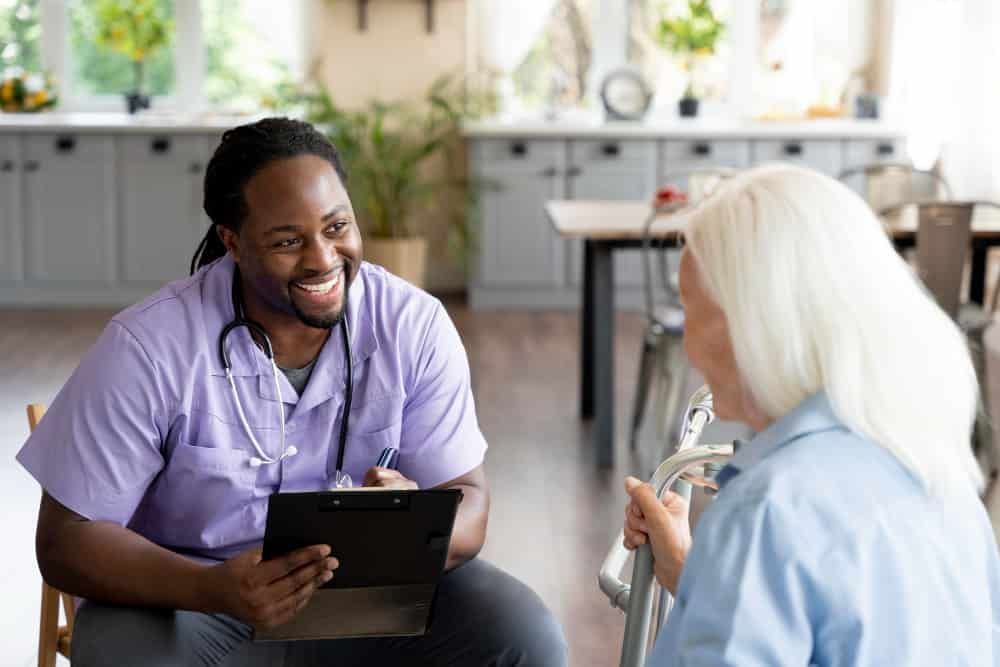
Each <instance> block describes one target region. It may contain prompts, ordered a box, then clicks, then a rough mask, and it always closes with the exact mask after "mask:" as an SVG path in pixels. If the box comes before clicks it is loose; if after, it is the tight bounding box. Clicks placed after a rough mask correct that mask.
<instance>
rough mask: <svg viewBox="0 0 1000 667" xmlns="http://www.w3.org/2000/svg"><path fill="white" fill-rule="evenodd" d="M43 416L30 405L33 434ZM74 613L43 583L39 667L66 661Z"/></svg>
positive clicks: (65, 598)
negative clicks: (63, 620) (59, 658)
mask: <svg viewBox="0 0 1000 667" xmlns="http://www.w3.org/2000/svg"><path fill="white" fill-rule="evenodd" d="M44 415H45V406H44V405H40V404H38V403H32V404H30V405H29V406H28V426H29V427H30V428H31V430H32V431H34V430H35V427H36V426H38V422H40V421H41V420H42V417H43V416H44ZM60 599H62V606H63V613H64V614H65V615H66V625H59V600H60ZM75 612H76V607H75V605H74V604H73V596H72V595H69V594H68V593H63V592H61V591H59V590H58V589H56V588H55V587H53V586H50V585H49V584H47V583H46V582H45V580H44V579H43V580H42V605H41V618H40V619H39V623H38V667H55V664H56V654H59V655H61V656H63V657H64V658H66V659H67V660H69V646H70V640H71V639H72V638H73V619H74V615H75Z"/></svg>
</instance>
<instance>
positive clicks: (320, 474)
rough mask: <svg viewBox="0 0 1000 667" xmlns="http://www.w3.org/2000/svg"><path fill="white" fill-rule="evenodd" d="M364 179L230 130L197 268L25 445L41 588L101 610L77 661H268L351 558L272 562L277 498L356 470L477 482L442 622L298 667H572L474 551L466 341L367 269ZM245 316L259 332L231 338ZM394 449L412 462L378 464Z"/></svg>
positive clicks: (324, 647) (306, 152)
mask: <svg viewBox="0 0 1000 667" xmlns="http://www.w3.org/2000/svg"><path fill="white" fill-rule="evenodd" d="M346 183H347V175H346V173H345V171H344V168H343V165H342V164H341V161H340V158H339V156H338V154H337V151H336V149H335V148H334V147H333V146H332V145H331V144H330V143H329V141H327V139H326V138H325V137H324V136H323V135H321V134H319V133H318V132H316V131H315V130H314V129H313V128H312V127H311V126H309V125H308V124H306V123H302V122H298V121H292V120H287V119H274V118H272V119H265V120H262V121H260V122H257V123H254V124H252V125H245V126H242V127H238V128H235V129H233V130H230V131H228V132H226V133H225V135H224V136H223V138H222V143H221V145H220V146H219V147H218V149H217V150H216V152H215V155H214V156H213V158H212V161H211V162H210V163H209V166H208V169H207V171H206V175H205V211H206V213H207V214H208V216H209V218H211V220H212V223H213V225H212V228H211V229H210V230H209V231H208V233H207V234H206V236H205V239H204V240H203V242H202V245H201V246H200V247H199V248H198V251H197V253H196V255H195V258H194V261H193V262H192V264H193V265H196V266H197V268H198V270H197V272H196V273H194V275H192V276H191V277H190V278H187V279H185V280H180V281H177V282H174V283H171V284H169V285H167V286H166V287H164V288H163V289H162V290H160V291H159V292H157V293H156V294H155V295H153V296H152V297H150V298H149V299H147V300H146V301H144V302H142V303H140V304H138V305H135V306H133V307H131V308H129V309H127V310H125V311H123V312H122V313H119V314H118V315H116V316H115V317H114V318H113V319H112V320H111V322H110V323H109V324H108V326H107V328H106V329H105V331H104V332H103V334H102V335H101V337H100V339H99V340H98V341H97V343H96V344H95V346H94V347H93V348H92V349H91V350H90V351H89V352H88V354H87V355H86V356H85V357H84V359H83V360H82V361H81V363H80V366H79V368H78V369H77V370H76V372H75V373H74V374H73V376H72V377H71V378H70V379H69V381H68V382H67V383H66V385H65V387H63V389H62V390H61V391H60V393H59V395H58V396H57V397H56V399H55V401H54V402H53V403H52V406H51V407H50V409H49V411H48V413H47V414H46V416H45V418H44V419H43V420H42V422H41V424H39V426H38V428H37V429H36V430H35V432H34V433H33V434H32V436H31V438H30V439H29V440H28V442H27V443H26V445H25V446H24V448H23V449H22V450H21V452H20V453H19V454H18V460H19V461H20V462H21V463H22V465H24V466H25V468H27V470H28V471H29V472H30V473H31V474H32V475H33V476H34V477H35V478H36V479H37V480H38V481H39V483H40V484H41V485H42V487H43V489H44V493H43V497H42V503H41V509H40V512H39V519H38V532H37V545H36V548H37V553H38V561H39V566H40V567H41V570H42V574H43V575H44V577H45V578H46V580H47V581H49V582H50V583H52V584H53V585H55V586H57V587H58V588H60V589H62V590H64V591H66V592H69V593H72V594H74V595H77V596H80V597H82V598H85V599H86V602H84V603H83V605H82V606H81V608H80V609H79V612H78V615H77V620H76V626H75V630H74V634H73V642H72V654H73V655H72V662H73V664H74V665H132V664H136V665H138V664H142V665H175V664H185V665H220V664H227V665H235V664H255V663H258V662H261V661H263V660H265V659H266V658H267V656H268V655H271V654H272V653H271V651H272V650H273V647H272V646H270V645H260V644H254V643H253V642H251V641H250V637H251V634H252V629H253V626H259V627H273V626H275V625H279V624H281V623H284V622H286V621H288V620H289V619H291V618H292V617H293V616H295V614H296V613H298V612H299V611H300V610H301V609H302V608H303V607H304V606H305V605H306V604H307V603H308V602H309V600H310V598H311V597H312V595H313V593H314V592H315V591H316V589H317V588H318V587H319V586H321V585H322V584H324V583H325V582H327V581H329V580H330V578H331V577H334V576H336V570H337V567H338V565H339V563H338V561H337V545H336V544H331V545H315V546H312V547H308V548H305V549H301V550H299V551H296V552H293V553H291V554H288V555H286V556H283V557H279V558H275V559H272V560H268V561H262V560H261V550H260V544H261V540H262V538H263V534H264V522H265V518H266V512H267V499H268V497H269V496H270V495H271V494H272V493H275V492H278V491H281V492H292V491H315V490H322V489H327V488H330V487H331V486H333V485H334V484H335V483H336V481H337V479H338V478H339V476H340V473H341V472H343V473H345V474H346V475H348V476H350V477H351V478H353V479H355V480H359V481H360V480H362V479H363V480H364V484H365V485H368V486H389V487H397V488H457V489H461V490H462V492H463V494H464V500H463V502H462V503H461V505H460V507H459V511H458V515H457V517H456V520H455V527H454V532H453V535H452V540H451V545H450V549H449V553H448V559H447V568H448V572H447V573H446V574H445V575H444V577H443V578H442V580H441V584H440V587H439V592H438V598H437V602H436V610H435V620H434V624H433V625H432V627H431V629H430V631H429V632H428V634H427V635H425V636H422V637H404V638H378V639H352V640H327V641H310V642H291V643H289V644H287V646H285V647H283V648H282V651H283V652H284V655H285V662H284V664H286V665H304V664H314V663H315V664H329V665H338V667H339V666H342V665H355V664H357V665H361V664H365V665H390V664H391V665H409V664H414V665H424V664H449V665H455V664H461V665H487V664H489V665H564V664H566V659H567V658H566V647H565V641H564V639H563V637H562V632H561V630H560V628H559V626H558V624H557V623H556V622H555V620H554V619H553V617H552V616H551V614H550V613H549V612H548V610H547V609H546V608H545V606H544V605H543V604H542V602H541V600H539V598H538V597H537V596H536V595H535V594H534V593H533V592H532V591H531V590H530V589H528V588H527V587H526V586H525V585H524V584H522V583H520V582H518V581H517V580H515V579H513V578H512V577H510V576H509V575H507V574H505V573H503V572H502V571H500V570H498V569H497V568H495V567H493V566H491V565H489V564H487V563H486V562H484V561H481V560H478V559H476V555H477V554H478V552H479V550H480V549H481V547H482V545H483V540H484V538H485V533H486V522H487V513H488V508H489V493H488V490H487V485H486V477H485V474H484V472H483V457H484V454H485V450H486V443H485V440H484V438H483V436H482V434H481V432H480V430H479V426H478V422H477V419H476V415H475V407H474V402H473V397H472V392H471V388H470V381H469V368H468V361H467V359H466V355H465V351H464V348H463V346H462V342H461V340H460V338H459V336H458V333H457V332H456V330H455V327H454V325H453V324H452V322H451V320H450V319H449V317H448V315H447V313H446V312H445V310H444V308H443V307H442V305H441V304H440V302H438V301H437V300H436V299H434V298H432V297H430V296H429V295H427V294H426V293H424V292H422V291H420V290H418V289H416V288H414V287H412V286H411V285H409V284H407V283H406V282H404V281H402V280H400V279H399V278H396V277H394V276H392V275H391V274H389V273H387V272H386V271H384V270H383V269H381V268H379V267H376V266H373V265H370V264H366V263H364V262H363V261H362V257H363V254H362V241H361V234H360V231H359V229H358V224H357V221H356V219H355V217H354V213H353V208H352V206H351V200H350V197H349V196H348V192H347V189H346ZM243 320H249V321H252V322H254V323H255V326H253V327H248V326H237V327H234V328H229V329H228V333H227V335H226V336H223V335H222V334H223V330H224V329H226V328H227V325H229V324H230V323H232V322H234V321H243ZM223 339H224V340H223ZM348 343H349V346H348V345H347V344H348ZM222 346H224V347H225V350H226V352H227V353H228V358H229V359H228V365H229V366H230V369H229V371H228V372H227V369H226V368H225V365H224V362H223V359H222V358H221V357H222V355H221V351H220V347H222ZM268 346H270V348H271V349H272V350H273V358H274V362H275V364H276V366H277V368H279V369H280V370H279V371H278V372H277V373H273V369H274V368H275V366H274V365H272V364H271V361H270V360H269V359H268V357H267V356H266V354H265V349H267V348H268ZM345 350H350V354H351V358H352V359H353V367H354V371H353V378H352V379H353V382H351V386H352V387H353V403H352V407H351V408H350V411H349V420H348V422H349V431H348V435H347V439H346V446H345V447H344V448H341V447H340V446H339V434H340V432H341V427H342V426H343V424H344V419H345V414H344V407H345V397H346V389H347V386H348V366H347V364H345V362H344V354H345ZM230 383H231V384H230ZM279 420H280V421H279ZM282 424H283V428H282ZM385 447H394V448H397V449H398V451H399V465H398V471H397V470H388V469H383V468H373V467H371V466H372V465H373V463H374V462H375V461H376V459H377V458H378V455H379V453H380V452H381V451H382V450H383V449H384V448H385ZM358 539H364V536H362V535H359V536H358ZM344 613H345V614H349V613H351V610H350V609H344Z"/></svg>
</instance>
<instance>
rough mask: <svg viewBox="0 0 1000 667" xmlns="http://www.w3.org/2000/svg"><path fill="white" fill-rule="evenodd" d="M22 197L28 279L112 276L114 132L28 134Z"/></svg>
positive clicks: (110, 279)
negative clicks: (112, 134)
mask: <svg viewBox="0 0 1000 667" xmlns="http://www.w3.org/2000/svg"><path fill="white" fill-rule="evenodd" d="M23 203H24V206H23V208H24V222H25V233H26V236H27V241H28V271H27V274H28V278H29V279H30V280H35V281H42V282H73V283H77V282H85V283H87V282H89V283H107V282H113V281H114V280H115V278H116V276H117V273H118V271H117V268H118V267H117V262H116V248H117V238H116V233H115V224H114V222H115V221H114V208H115V195H114V141H113V139H112V137H110V136H103V135H85V134H79V135H74V134H37V135H28V136H26V137H25V138H24V200H23Z"/></svg>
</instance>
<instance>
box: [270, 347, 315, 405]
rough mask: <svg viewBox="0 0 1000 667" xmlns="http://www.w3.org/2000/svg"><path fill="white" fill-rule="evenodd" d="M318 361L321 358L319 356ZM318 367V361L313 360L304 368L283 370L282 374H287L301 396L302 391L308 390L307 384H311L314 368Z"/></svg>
mask: <svg viewBox="0 0 1000 667" xmlns="http://www.w3.org/2000/svg"><path fill="white" fill-rule="evenodd" d="M316 358H317V359H318V358H319V356H318V355H317V357H316ZM315 365H316V359H313V360H312V361H310V362H309V363H308V364H306V365H305V366H303V367H302V368H281V366H278V368H281V372H282V373H284V374H285V377H286V378H288V381H289V382H290V383H291V384H292V386H293V387H295V391H297V392H298V394H299V396H301V395H302V390H303V389H305V388H306V383H307V382H309V376H310V375H311V374H312V369H313V366H315Z"/></svg>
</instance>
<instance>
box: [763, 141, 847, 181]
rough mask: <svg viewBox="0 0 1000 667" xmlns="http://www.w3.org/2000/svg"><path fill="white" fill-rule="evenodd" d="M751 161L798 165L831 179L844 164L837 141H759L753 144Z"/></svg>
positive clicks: (838, 172)
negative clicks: (821, 173)
mask: <svg viewBox="0 0 1000 667" xmlns="http://www.w3.org/2000/svg"><path fill="white" fill-rule="evenodd" d="M753 161H754V163H755V164H760V163H762V162H789V163H791V164H799V165H802V166H804V167H809V168H811V169H815V170H817V171H820V172H823V173H824V174H826V175H827V176H832V177H833V178H836V177H837V176H838V175H839V174H840V171H841V165H843V162H844V160H843V155H842V147H841V142H840V140H839V139H816V140H813V139H809V140H804V141H800V140H798V139H786V140H780V139H779V140H771V139H761V140H758V141H755V142H753Z"/></svg>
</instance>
